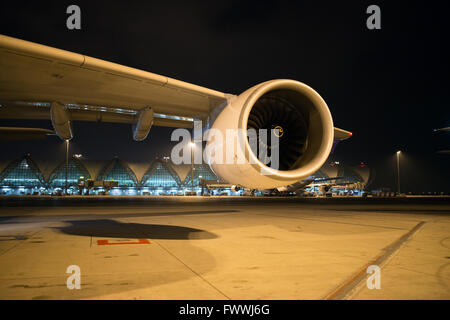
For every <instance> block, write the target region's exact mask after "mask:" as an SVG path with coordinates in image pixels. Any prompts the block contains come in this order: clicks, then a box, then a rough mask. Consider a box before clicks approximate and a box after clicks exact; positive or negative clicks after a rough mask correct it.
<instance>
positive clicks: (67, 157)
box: [65, 139, 69, 196]
mask: <svg viewBox="0 0 450 320" xmlns="http://www.w3.org/2000/svg"><path fill="white" fill-rule="evenodd" d="M68 172H69V139H67V140H66V188H65V189H66V192H65V193H66V196H67V189H68V184H67V176H68Z"/></svg>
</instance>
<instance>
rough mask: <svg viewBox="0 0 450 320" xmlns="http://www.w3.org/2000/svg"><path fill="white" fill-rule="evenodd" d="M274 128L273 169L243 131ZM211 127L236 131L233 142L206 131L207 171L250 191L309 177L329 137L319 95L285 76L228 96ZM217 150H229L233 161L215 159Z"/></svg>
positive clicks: (327, 151)
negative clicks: (275, 161) (276, 138)
mask: <svg viewBox="0 0 450 320" xmlns="http://www.w3.org/2000/svg"><path fill="white" fill-rule="evenodd" d="M274 128H276V129H278V130H279V131H277V132H279V134H278V136H279V145H278V146H277V148H278V151H279V165H278V168H277V169H274V168H272V167H271V166H270V164H269V163H266V164H264V163H263V162H262V161H261V160H260V159H258V155H257V154H255V152H254V150H255V149H253V150H252V148H251V146H250V143H249V137H248V134H247V129H255V130H256V132H259V129H268V130H270V129H274ZM211 129H213V130H211V132H214V130H215V131H216V132H221V133H222V135H223V136H226V135H227V133H228V132H227V131H230V130H231V131H233V132H237V134H236V140H235V141H234V143H230V141H228V140H227V139H223V140H222V141H217V139H214V138H213V137H212V135H211V137H208V135H207V137H208V138H207V139H208V142H207V146H206V148H207V149H208V148H210V150H216V151H215V152H214V156H211V154H210V155H209V156H207V161H208V164H209V165H210V167H211V169H212V170H213V171H214V172H215V173H216V174H217V175H218V176H220V177H222V178H223V179H225V180H226V181H228V182H229V183H231V184H234V185H239V186H242V187H246V188H254V189H270V188H276V187H280V186H285V185H288V184H292V183H295V182H297V181H300V180H302V179H304V178H306V177H308V176H310V175H312V174H313V173H314V172H316V171H317V170H318V169H319V168H320V167H321V166H322V165H323V163H324V162H325V161H326V159H327V157H328V155H329V154H330V152H331V148H332V145H333V138H334V132H333V119H332V117H331V113H330V111H329V109H328V106H327V104H326V103H325V101H324V100H323V99H322V97H321V96H320V95H319V94H318V93H317V92H316V91H314V90H313V89H312V88H311V87H309V86H307V85H305V84H303V83H301V82H298V81H294V80H285V79H278V80H271V81H267V82H263V83H261V84H258V85H256V86H254V87H252V88H250V89H248V90H247V91H245V92H244V93H242V94H240V95H239V96H237V97H235V98H233V99H231V101H230V102H229V103H228V104H227V106H226V107H225V108H224V109H223V110H222V111H221V112H220V114H219V115H218V116H217V118H216V119H215V121H214V123H213V125H212V127H211ZM257 138H258V139H260V137H259V135H258V137H257ZM268 147H269V148H270V147H271V146H270V145H269V146H268ZM218 151H220V152H222V153H223V155H224V156H223V159H225V158H226V157H225V155H226V154H228V155H230V154H231V158H233V159H235V161H234V162H232V163H230V162H229V161H217V157H216V155H217V152H218ZM242 159H243V161H242Z"/></svg>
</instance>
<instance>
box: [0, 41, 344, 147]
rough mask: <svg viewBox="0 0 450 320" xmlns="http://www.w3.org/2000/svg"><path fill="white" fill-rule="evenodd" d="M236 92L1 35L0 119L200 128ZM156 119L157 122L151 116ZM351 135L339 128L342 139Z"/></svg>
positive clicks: (60, 125) (64, 128)
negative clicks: (196, 122)
mask: <svg viewBox="0 0 450 320" xmlns="http://www.w3.org/2000/svg"><path fill="white" fill-rule="evenodd" d="M232 96H233V95H229V94H226V93H223V92H219V91H215V90H211V89H208V88H204V87H201V86H197V85H194V84H191V83H187V82H183V81H179V80H175V79H171V78H168V77H165V76H161V75H158V74H154V73H151V72H147V71H142V70H138V69H134V68H130V67H126V66H122V65H119V64H116V63H112V62H108V61H104V60H100V59H96V58H92V57H88V56H85V55H83V54H78V53H73V52H69V51H65V50H60V49H56V48H52V47H48V46H45V45H41V44H37V43H33V42H29V41H25V40H20V39H16V38H12V37H8V36H5V35H0V119H51V120H52V122H53V127H54V129H55V131H56V132H57V134H58V135H59V136H60V137H61V138H64V139H70V138H71V137H72V133H71V127H70V121H72V120H81V121H103V122H118V123H131V124H134V125H137V127H138V129H137V131H136V132H135V133H134V138H135V140H142V139H144V138H145V137H146V133H148V130H149V128H150V126H151V125H156V126H169V127H184V128H191V127H193V119H194V118H196V119H203V120H204V119H206V118H207V117H208V115H209V114H210V113H211V111H212V110H213V109H215V108H216V107H219V106H221V105H224V104H226V103H227V102H228V100H229V98H230V97H232ZM150 119H151V120H150ZM350 136H351V133H350V132H348V131H345V130H342V129H338V128H335V139H336V140H343V139H345V138H348V137H350Z"/></svg>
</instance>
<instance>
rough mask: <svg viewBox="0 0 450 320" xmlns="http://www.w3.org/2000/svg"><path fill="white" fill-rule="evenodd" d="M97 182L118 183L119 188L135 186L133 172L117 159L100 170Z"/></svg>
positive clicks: (135, 181) (135, 180)
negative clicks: (111, 181)
mask: <svg viewBox="0 0 450 320" xmlns="http://www.w3.org/2000/svg"><path fill="white" fill-rule="evenodd" d="M97 180H108V181H110V180H114V181H118V183H119V187H136V186H137V179H136V176H135V174H134V173H133V171H132V170H131V169H130V167H129V166H128V165H126V164H125V163H123V162H122V161H120V160H119V159H117V158H116V159H114V160H112V162H111V163H110V164H109V165H108V166H106V167H105V168H104V169H103V170H102V173H101V174H100V175H99V178H98V179H97Z"/></svg>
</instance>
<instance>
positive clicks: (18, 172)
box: [0, 157, 45, 188]
mask: <svg viewBox="0 0 450 320" xmlns="http://www.w3.org/2000/svg"><path fill="white" fill-rule="evenodd" d="M0 183H1V185H2V186H5V187H6V186H9V187H27V188H33V187H34V188H38V187H41V186H43V185H44V183H45V181H44V177H43V176H42V173H41V172H40V170H39V168H37V166H36V165H35V164H34V162H33V161H31V159H30V158H28V157H24V158H21V159H19V160H15V161H13V162H12V163H10V164H9V165H8V166H7V167H6V168H5V169H4V170H3V172H2V174H1V176H0Z"/></svg>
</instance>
